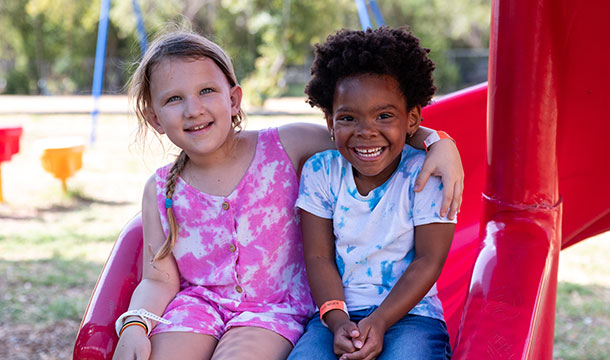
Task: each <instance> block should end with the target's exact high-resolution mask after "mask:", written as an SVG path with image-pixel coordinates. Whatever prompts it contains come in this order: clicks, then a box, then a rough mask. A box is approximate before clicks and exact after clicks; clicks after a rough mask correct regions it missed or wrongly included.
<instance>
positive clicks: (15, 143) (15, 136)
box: [0, 126, 23, 203]
mask: <svg viewBox="0 0 610 360" xmlns="http://www.w3.org/2000/svg"><path fill="white" fill-rule="evenodd" d="M22 133H23V128H22V127H21V126H2V127H0V203H2V202H4V197H3V196H2V163H3V162H4V161H9V160H10V159H11V157H12V156H13V155H14V154H16V153H18V152H19V139H20V138H21V134H22Z"/></svg>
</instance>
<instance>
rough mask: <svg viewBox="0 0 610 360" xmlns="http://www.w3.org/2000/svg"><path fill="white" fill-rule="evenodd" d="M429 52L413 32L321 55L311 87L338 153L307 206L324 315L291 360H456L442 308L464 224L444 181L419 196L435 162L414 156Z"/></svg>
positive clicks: (344, 41)
mask: <svg viewBox="0 0 610 360" xmlns="http://www.w3.org/2000/svg"><path fill="white" fill-rule="evenodd" d="M428 52H429V50H427V49H425V48H422V47H421V46H420V43H419V40H418V39H417V38H416V37H415V36H413V35H412V34H411V33H410V32H408V31H407V30H406V29H404V28H399V29H392V28H389V27H382V28H380V29H377V30H370V29H369V30H367V31H353V30H341V31H339V32H338V33H337V34H336V35H333V36H330V37H329V38H328V39H327V40H326V42H325V43H324V44H322V45H318V46H316V50H315V60H314V63H313V65H312V68H311V74H312V78H311V80H310V82H309V84H308V85H307V87H306V90H305V92H306V94H307V96H308V102H309V103H310V104H311V105H312V106H317V107H319V108H321V109H322V111H323V112H324V114H325V116H326V121H327V126H328V129H329V131H330V136H331V138H332V139H333V140H334V141H335V143H336V146H337V150H328V151H325V152H321V153H318V154H316V155H314V156H313V157H311V158H310V159H309V160H308V161H307V163H305V166H304V168H303V172H302V176H301V185H300V190H299V197H298V200H297V203H296V205H297V206H298V207H300V208H301V227H302V232H303V243H304V253H305V263H306V268H307V275H308V280H309V284H310V286H311V290H312V293H313V296H314V299H315V301H316V304H317V305H318V307H319V309H320V311H319V314H318V316H314V318H313V319H312V320H311V321H310V322H309V324H308V325H307V328H306V332H305V334H304V335H303V337H302V338H301V339H300V340H299V342H298V343H297V345H296V347H295V349H294V350H293V351H292V353H291V355H290V357H289V359H293V360H294V359H336V358H337V356H340V358H341V359H374V358H377V359H405V358H408V359H446V358H449V357H450V356H451V349H450V345H449V335H448V333H447V328H446V326H445V322H444V318H443V308H442V304H441V302H440V300H439V298H438V296H437V291H436V280H437V279H438V277H439V275H440V273H441V270H442V268H443V264H444V263H445V259H446V258H447V254H448V252H449V247H450V245H451V240H452V237H453V232H454V228H455V220H451V219H449V218H448V217H447V216H444V214H443V215H441V214H442V213H441V211H440V205H441V199H442V189H443V186H442V184H441V181H440V178H438V177H432V178H430V179H429V180H428V183H427V184H426V186H425V188H424V189H423V190H422V191H420V192H415V191H414V188H415V179H416V178H417V176H418V174H419V173H420V171H421V168H422V164H423V160H424V157H425V154H426V153H425V151H423V150H417V149H415V148H413V147H411V146H409V145H405V139H408V138H410V137H411V136H413V134H414V133H415V132H416V131H417V129H418V127H419V124H420V122H421V110H422V107H424V106H426V105H427V104H428V103H429V102H430V100H431V98H432V96H433V94H434V92H435V90H436V87H435V86H434V81H433V77H432V73H433V71H434V63H433V62H432V61H431V60H430V59H429V58H428Z"/></svg>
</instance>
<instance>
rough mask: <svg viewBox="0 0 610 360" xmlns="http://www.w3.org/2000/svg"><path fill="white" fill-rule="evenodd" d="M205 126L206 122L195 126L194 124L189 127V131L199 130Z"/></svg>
mask: <svg viewBox="0 0 610 360" xmlns="http://www.w3.org/2000/svg"><path fill="white" fill-rule="evenodd" d="M206 126H207V124H205V125H197V126H194V127H192V128H190V129H189V131H197V130H201V129H203V128H205V127H206Z"/></svg>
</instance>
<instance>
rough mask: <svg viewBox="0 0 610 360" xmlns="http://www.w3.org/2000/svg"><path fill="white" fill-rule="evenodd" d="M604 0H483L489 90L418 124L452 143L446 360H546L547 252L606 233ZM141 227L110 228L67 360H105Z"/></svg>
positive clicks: (443, 290)
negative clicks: (457, 187) (456, 159)
mask: <svg viewBox="0 0 610 360" xmlns="http://www.w3.org/2000/svg"><path fill="white" fill-rule="evenodd" d="M607 14H610V2H609V1H607V0H590V1H575V0H495V1H493V10H492V30H491V47H490V72H489V86H487V85H486V84H482V85H479V86H475V87H473V88H470V89H466V90H464V91H461V92H458V93H455V94H452V95H451V96H448V97H446V98H444V99H440V100H439V101H438V102H437V103H436V104H434V105H432V106H429V107H427V108H426V109H425V110H424V117H425V122H424V125H428V126H431V127H434V128H439V129H444V130H447V131H448V132H449V133H450V134H451V135H452V136H453V137H454V138H455V139H456V141H457V143H458V145H459V148H460V152H461V155H462V161H463V164H464V169H465V172H466V177H465V183H466V189H465V192H464V200H463V205H462V211H461V213H460V215H459V221H458V226H457V228H456V234H455V237H454V241H453V245H452V248H451V251H450V254H449V258H448V260H447V263H446V265H445V268H444V270H443V274H442V275H441V278H440V279H439V285H438V288H439V292H440V296H441V298H442V300H443V303H444V306H445V310H446V319H447V324H448V327H449V331H450V335H451V338H452V342H453V344H454V359H477V360H479V359H549V360H550V359H551V358H552V349H553V330H554V329H553V327H554V318H555V295H556V286H557V262H558V253H559V250H560V249H561V248H565V247H567V246H570V245H572V244H574V243H576V242H578V241H581V240H583V239H586V238H587V237H590V236H593V235H596V234H599V233H601V232H604V231H607V230H609V229H610V205H609V204H610V191H609V190H608V189H607V183H608V181H607V179H608V178H610V166H609V162H608V159H609V158H610V145H609V141H608V134H610V115H609V112H608V110H607V108H608V105H609V104H610V46H607V44H608V43H609V42H608V41H609V40H608V39H609V38H610V36H609V35H610V31H608V29H607V27H606V26H605V22H606V21H607V20H606V17H607ZM141 236H142V230H141V222H140V219H139V217H136V218H134V219H133V220H132V221H131V222H130V223H129V225H128V226H127V227H126V228H125V229H124V230H123V232H122V233H121V235H120V236H119V239H118V240H117V243H116V244H115V246H114V248H113V250H112V254H111V255H110V258H109V259H108V262H107V263H106V266H105V267H104V269H103V271H102V274H101V276H100V279H99V280H98V283H97V285H96V287H95V289H94V292H93V295H92V297H91V301H90V304H89V307H88V308H87V311H86V312H85V315H84V318H83V322H82V324H81V329H80V332H79V334H78V337H77V340H76V344H75V349H74V358H76V359H110V358H111V357H112V353H113V351H114V346H115V345H116V342H117V337H116V334H115V333H114V326H113V324H114V320H115V319H116V318H117V317H118V316H119V315H120V314H121V313H122V312H124V311H125V310H126V309H127V305H128V303H129V298H130V296H131V292H132V291H133V289H134V287H135V286H136V284H137V282H138V279H139V278H140V275H141V274H140V268H141V264H139V262H140V261H141V260H139V259H140V254H141V247H142V246H141Z"/></svg>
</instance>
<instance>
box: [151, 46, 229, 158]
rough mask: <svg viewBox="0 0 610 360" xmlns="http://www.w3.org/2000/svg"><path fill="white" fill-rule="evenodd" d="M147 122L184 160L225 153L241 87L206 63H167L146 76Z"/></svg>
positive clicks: (184, 60)
mask: <svg viewBox="0 0 610 360" xmlns="http://www.w3.org/2000/svg"><path fill="white" fill-rule="evenodd" d="M150 93H151V94H150V95H151V105H152V106H151V107H152V109H149V111H148V118H147V121H148V122H149V123H150V124H151V125H152V126H153V127H154V128H155V130H157V131H158V132H159V133H161V134H167V136H168V137H169V139H170V140H171V141H172V142H173V143H174V144H175V145H176V146H178V147H180V148H181V149H183V150H184V151H185V152H186V153H187V154H188V155H189V157H191V158H193V157H194V156H197V155H210V154H214V153H215V152H216V151H218V150H221V149H225V148H227V143H229V141H227V139H231V133H232V130H233V127H232V121H231V117H232V116H235V115H237V114H238V112H239V109H240V103H241V88H240V87H239V86H238V85H236V86H233V87H231V86H230V84H229V81H228V80H227V78H226V77H225V75H224V74H223V72H222V70H220V68H219V67H218V65H216V63H214V61H213V60H211V59H209V58H200V59H190V58H169V59H166V60H163V61H161V62H160V63H159V64H158V65H157V66H155V67H154V68H153V69H152V71H151V79H150Z"/></svg>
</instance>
